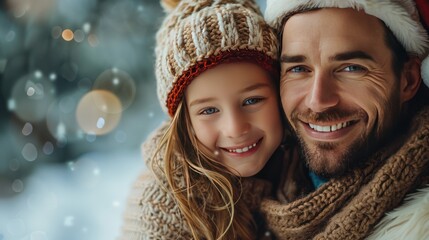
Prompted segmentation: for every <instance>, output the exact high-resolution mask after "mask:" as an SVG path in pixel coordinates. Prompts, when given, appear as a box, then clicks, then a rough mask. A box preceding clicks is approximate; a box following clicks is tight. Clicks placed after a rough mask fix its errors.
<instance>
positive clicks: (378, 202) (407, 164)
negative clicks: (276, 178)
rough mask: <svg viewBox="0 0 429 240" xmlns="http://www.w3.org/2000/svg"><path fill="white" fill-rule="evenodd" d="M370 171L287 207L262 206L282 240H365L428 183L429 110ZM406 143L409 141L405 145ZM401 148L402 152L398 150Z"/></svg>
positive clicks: (335, 181)
mask: <svg viewBox="0 0 429 240" xmlns="http://www.w3.org/2000/svg"><path fill="white" fill-rule="evenodd" d="M411 126H412V129H411V130H410V132H411V133H408V134H407V136H398V138H397V139H395V140H394V141H392V144H390V145H388V146H386V147H385V148H384V149H382V150H380V151H379V152H377V153H375V154H374V155H373V156H372V157H371V158H370V159H369V161H367V162H366V165H365V166H363V167H362V168H358V169H355V170H353V171H352V172H350V173H349V174H347V175H345V176H344V177H341V178H337V179H331V180H330V181H329V182H327V183H325V184H324V185H322V186H321V187H320V188H319V189H317V190H315V191H314V192H312V193H311V194H309V195H307V196H305V197H303V198H300V199H298V200H295V201H292V202H290V203H288V204H282V203H280V202H278V201H274V200H264V201H263V202H262V212H263V213H264V214H265V216H266V219H267V224H268V226H270V227H271V230H272V231H273V232H275V234H276V235H277V237H278V238H279V239H363V238H365V237H366V236H368V234H370V232H371V231H372V228H373V227H374V225H375V224H377V222H378V221H379V220H380V218H382V217H383V215H384V214H385V213H386V212H388V211H390V210H392V209H393V208H395V207H397V206H398V205H399V204H400V203H401V201H402V200H403V198H404V196H405V195H406V194H407V193H410V192H413V191H415V190H416V189H417V188H420V187H423V186H424V184H427V183H428V181H429V107H426V108H425V109H424V110H422V111H421V112H420V113H419V114H418V116H417V117H415V118H414V119H413V121H412V125H411ZM404 138H405V140H403V139H404ZM399 146H400V147H399Z"/></svg>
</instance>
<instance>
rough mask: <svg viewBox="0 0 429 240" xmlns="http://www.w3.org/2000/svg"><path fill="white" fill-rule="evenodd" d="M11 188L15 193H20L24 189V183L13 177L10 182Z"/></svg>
mask: <svg viewBox="0 0 429 240" xmlns="http://www.w3.org/2000/svg"><path fill="white" fill-rule="evenodd" d="M12 190H13V191H14V192H16V193H20V192H22V191H23V190H24V183H23V182H22V180H20V179H15V180H14V181H13V183H12Z"/></svg>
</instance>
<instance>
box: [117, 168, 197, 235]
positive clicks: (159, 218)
mask: <svg viewBox="0 0 429 240" xmlns="http://www.w3.org/2000/svg"><path fill="white" fill-rule="evenodd" d="M190 236H191V235H190V234H189V230H188V228H187V227H186V224H185V220H184V218H183V216H182V214H181V212H180V210H179V208H178V206H177V204H176V203H175V201H174V198H173V196H172V195H171V194H170V193H169V192H168V191H166V189H165V188H164V187H163V185H162V184H161V183H160V182H159V180H157V179H156V177H155V176H154V175H153V173H152V172H150V171H148V170H145V171H144V172H143V173H142V174H140V175H139V177H138V178H137V179H136V181H135V182H134V184H133V186H132V189H131V191H130V194H129V197H128V201H127V206H126V210H125V213H124V224H123V226H122V234H121V238H119V239H124V240H125V239H127V240H128V239H190Z"/></svg>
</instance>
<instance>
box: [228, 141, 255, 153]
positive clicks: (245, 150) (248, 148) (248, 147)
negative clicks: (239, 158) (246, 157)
mask: <svg viewBox="0 0 429 240" xmlns="http://www.w3.org/2000/svg"><path fill="white" fill-rule="evenodd" d="M254 147H256V143H254V144H252V145H250V146H247V147H244V148H237V149H228V151H229V152H231V153H244V152H247V151H249V150H250V149H252V148H254Z"/></svg>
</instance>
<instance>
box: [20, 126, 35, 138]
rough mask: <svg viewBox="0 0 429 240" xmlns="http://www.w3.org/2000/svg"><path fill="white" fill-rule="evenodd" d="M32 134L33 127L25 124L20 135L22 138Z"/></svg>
mask: <svg viewBox="0 0 429 240" xmlns="http://www.w3.org/2000/svg"><path fill="white" fill-rule="evenodd" d="M32 132H33V125H31V123H25V125H24V127H23V128H22V134H23V135H24V136H28V135H30V134H31V133H32Z"/></svg>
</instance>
